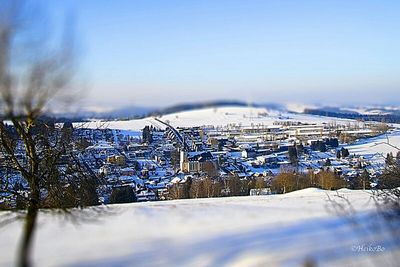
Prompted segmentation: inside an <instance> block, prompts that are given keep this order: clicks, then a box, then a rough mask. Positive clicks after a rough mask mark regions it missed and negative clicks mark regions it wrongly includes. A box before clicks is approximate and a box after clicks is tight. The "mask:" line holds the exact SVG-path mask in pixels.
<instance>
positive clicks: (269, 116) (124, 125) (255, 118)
mask: <svg viewBox="0 0 400 267" xmlns="http://www.w3.org/2000/svg"><path fill="white" fill-rule="evenodd" d="M159 119H161V120H162V121H164V122H168V123H169V124H170V125H172V126H174V127H192V126H204V125H213V126H226V125H228V124H233V123H234V124H241V125H243V126H250V125H252V124H253V125H258V124H259V125H265V126H267V125H272V124H273V123H274V122H275V121H299V122H308V123H324V122H325V123H329V122H333V121H335V122H336V123H338V124H340V123H343V124H345V123H349V122H351V121H352V120H347V119H338V118H329V117H321V116H315V115H306V114H295V113H288V112H280V111H277V110H269V109H266V108H255V107H220V108H205V109H196V110H191V111H184V112H178V113H173V114H168V115H164V116H161V117H160V118H159ZM146 125H154V126H157V127H160V128H163V127H164V126H163V125H162V124H160V123H159V122H157V121H156V120H154V118H152V117H148V118H144V119H137V120H126V121H107V122H100V121H97V120H95V121H92V122H90V123H87V124H85V125H84V126H85V127H88V128H98V127H108V128H111V129H121V130H141V129H143V128H144V126H146Z"/></svg>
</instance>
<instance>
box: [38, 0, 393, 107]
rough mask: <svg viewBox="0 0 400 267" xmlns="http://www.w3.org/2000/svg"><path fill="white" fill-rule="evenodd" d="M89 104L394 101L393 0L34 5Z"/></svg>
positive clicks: (104, 0)
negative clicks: (65, 23)
mask: <svg viewBox="0 0 400 267" xmlns="http://www.w3.org/2000/svg"><path fill="white" fill-rule="evenodd" d="M42 2H43V3H44V5H45V6H46V9H47V11H48V13H49V14H50V18H51V20H52V21H53V22H54V24H55V25H57V23H59V22H60V21H61V18H63V17H64V16H65V14H71V13H73V14H75V17H76V18H77V35H78V39H79V42H80V44H81V47H82V49H81V69H80V73H81V74H83V75H82V76H83V77H85V78H84V79H85V81H87V82H88V84H89V86H88V88H90V90H89V91H88V92H87V93H86V94H85V99H86V102H87V103H89V104H93V105H104V106H111V107H114V106H118V105H139V106H168V105H171V104H174V103H178V102H188V101H198V100H211V99H241V100H244V101H253V102H304V103H317V104H318V103H324V104H399V103H400V97H399V93H398V92H400V90H399V89H400V74H399V73H400V52H399V49H400V35H399V31H400V1H383V0H381V1H368V0H364V1H361V0H360V1H329V0H327V1H301V0H293V1H286V0H280V1H267V0H264V1H252V0H248V1H244V0H243V1H234V0H230V1H224V0H219V1H205V0H203V1H189V0H186V1H184V0H182V1H174V0H168V1H166V0H164V1H162V0H160V1H156V0H151V1H150V0H147V1H145V0H143V1H138V0H137V1H135V0H118V1H109V0H85V1H79V0H64V1H50V0H42Z"/></svg>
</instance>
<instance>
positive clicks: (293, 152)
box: [73, 118, 390, 203]
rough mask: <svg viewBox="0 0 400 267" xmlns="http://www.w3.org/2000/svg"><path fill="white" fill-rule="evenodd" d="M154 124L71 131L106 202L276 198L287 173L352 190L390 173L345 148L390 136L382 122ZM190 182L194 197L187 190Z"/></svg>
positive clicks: (381, 157)
mask: <svg viewBox="0 0 400 267" xmlns="http://www.w3.org/2000/svg"><path fill="white" fill-rule="evenodd" d="M154 121H155V122H156V123H153V125H147V126H145V127H144V128H143V129H142V131H140V132H133V131H126V130H118V129H110V128H97V129H89V128H84V127H79V128H78V127H77V128H75V129H74V131H73V133H74V138H75V139H76V140H79V142H78V143H79V144H81V147H80V153H81V157H82V159H83V160H84V161H85V162H86V163H87V165H88V166H89V167H90V169H91V171H92V172H93V173H95V174H96V175H98V176H99V177H101V180H102V181H103V182H102V185H101V186H100V187H99V188H100V189H99V192H101V193H100V202H101V203H109V202H110V199H109V198H110V195H111V193H112V191H113V190H115V189H121V188H130V189H131V190H132V191H133V192H134V193H135V200H136V201H155V200H166V199H176V198H189V197H216V196H231V195H259V194H271V193H278V192H277V190H276V188H271V182H272V181H273V180H274V177H276V176H277V175H278V174H280V173H282V172H294V173H303V174H308V175H315V174H318V173H319V172H321V171H325V172H331V173H333V174H335V175H336V177H340V179H342V180H343V181H346V182H347V183H346V184H347V185H348V184H351V182H352V180H353V179H356V178H357V177H360V176H362V175H365V174H368V181H367V183H368V185H366V184H365V183H364V186H363V187H364V188H365V187H366V186H367V188H370V187H371V185H372V186H374V185H375V184H376V183H374V178H375V177H377V175H379V174H380V173H381V172H382V171H383V170H384V168H385V160H384V157H385V156H386V155H376V157H373V158H365V157H363V156H362V155H356V154H350V153H349V150H348V149H346V146H347V145H348V144H351V143H352V142H355V141H356V140H361V139H367V138H371V137H374V136H379V135H381V134H384V133H385V132H387V131H390V128H389V126H388V125H386V124H384V123H377V122H357V121H353V122H349V123H347V124H343V123H342V124H335V123H304V122H296V121H293V120H290V121H289V120H288V121H285V120H278V121H276V122H274V123H273V124H272V125H267V126H265V125H251V126H242V125H240V124H234V123H232V124H228V125H226V126H224V127H220V126H217V127H215V126H213V125H205V126H199V127H176V128H175V127H173V126H171V125H170V124H169V123H168V121H167V122H164V121H162V120H160V119H158V118H155V120H154ZM233 180H234V182H233ZM199 181H201V185H200V184H198V183H197V182H199ZM235 183H236V185H235ZM238 183H239V185H237V184H238ZM188 184H190V185H192V188H191V190H192V192H191V193H189V192H186V193H185V190H186V191H187V190H190V189H188V188H187V185H188ZM240 184H242V186H241V185H240ZM243 184H245V186H243ZM196 185H197V187H195V186H196ZM206 185H208V189H205V188H204V187H205V186H206ZM311 185H312V184H311ZM317 186H318V185H317ZM343 187H344V186H343ZM185 188H186V189H185ZM235 188H237V189H235ZM329 189H335V188H329ZM361 189H362V188H361ZM193 190H194V192H193ZM199 190H203V191H207V192H208V193H200V192H199ZM211 191H212V192H211ZM278 191H279V192H280V193H282V190H278ZM189 195H190V196H189Z"/></svg>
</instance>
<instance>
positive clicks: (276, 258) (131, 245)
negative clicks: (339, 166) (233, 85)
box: [0, 189, 400, 267]
mask: <svg viewBox="0 0 400 267" xmlns="http://www.w3.org/2000/svg"><path fill="white" fill-rule="evenodd" d="M337 194H339V195H341V196H344V197H346V198H347V199H349V201H350V202H351V203H352V205H353V207H354V208H355V210H356V211H357V221H358V222H359V223H360V224H352V223H351V220H349V219H348V218H347V217H345V216H337V215H335V212H333V211H332V210H333V204H332V203H331V202H330V201H329V198H330V199H333V200H337V201H342V198H340V197H338V196H337ZM328 196H329V198H328ZM370 197H371V195H370V193H368V192H363V191H351V190H347V189H341V190H339V191H338V192H330V191H329V192H328V191H323V190H319V189H305V190H301V191H297V192H293V193H288V194H285V195H270V196H256V197H231V198H216V199H191V200H175V201H164V202H148V203H132V204H124V205H111V206H106V207H101V208H100V212H96V214H97V215H95V216H93V213H92V212H91V211H90V210H86V211H76V212H74V214H75V215H74V216H73V217H71V216H70V217H68V218H69V219H71V220H72V218H75V219H77V222H78V223H73V222H72V221H71V220H66V219H65V217H64V216H61V215H56V214H50V213H44V212H42V213H41V214H40V217H39V221H40V224H39V229H38V231H37V235H36V240H35V249H34V262H35V265H36V266H185V267H186V266H304V263H305V261H306V260H308V261H309V262H310V261H311V262H314V263H316V264H317V266H348V265H352V266H376V265H379V264H385V266H395V264H396V261H395V258H396V256H397V257H398V256H399V252H400V248H399V247H398V246H396V245H395V244H393V242H392V241H393V233H392V232H390V231H386V230H384V231H381V230H377V229H378V228H377V227H376V225H375V224H374V223H375V222H377V220H376V216H375V214H374V209H375V204H374V202H373V201H372V200H371V198H370ZM4 214H5V213H2V214H1V213H0V216H4ZM0 218H1V217H0ZM86 220H87V221H86ZM20 228H21V223H20V222H14V223H12V224H10V225H7V226H6V227H2V228H0V266H12V265H14V256H15V253H16V247H17V240H18V239H19V235H20ZM397 244H398V243H397ZM363 246H364V247H365V246H374V247H376V246H380V247H382V248H383V250H382V251H375V252H365V251H360V249H362V248H363Z"/></svg>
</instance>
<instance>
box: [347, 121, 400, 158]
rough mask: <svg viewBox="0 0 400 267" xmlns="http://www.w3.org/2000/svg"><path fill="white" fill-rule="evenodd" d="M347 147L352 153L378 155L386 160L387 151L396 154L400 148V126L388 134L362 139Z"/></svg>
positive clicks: (368, 155)
mask: <svg viewBox="0 0 400 267" xmlns="http://www.w3.org/2000/svg"><path fill="white" fill-rule="evenodd" d="M346 148H348V149H349V152H350V153H351V154H357V155H363V156H365V157H367V158H371V157H377V158H381V159H383V160H384V158H385V157H386V154H387V153H393V155H394V156H396V153H397V152H398V151H399V150H400V128H396V129H395V130H394V131H391V132H390V133H388V134H383V135H380V136H377V137H374V138H368V139H362V140H360V141H358V142H357V143H355V144H353V145H350V146H346Z"/></svg>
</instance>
